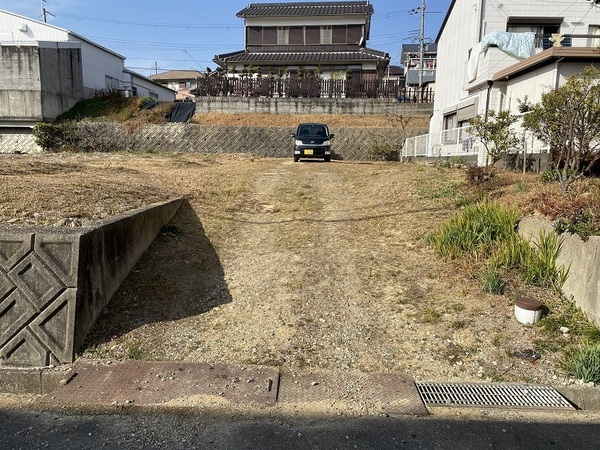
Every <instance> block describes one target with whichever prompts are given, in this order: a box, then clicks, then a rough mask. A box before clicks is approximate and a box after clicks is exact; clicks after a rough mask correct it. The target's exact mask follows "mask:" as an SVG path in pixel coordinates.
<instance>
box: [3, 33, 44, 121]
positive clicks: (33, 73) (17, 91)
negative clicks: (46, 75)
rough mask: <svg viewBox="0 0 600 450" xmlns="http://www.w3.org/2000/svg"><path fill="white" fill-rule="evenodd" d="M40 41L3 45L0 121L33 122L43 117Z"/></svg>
mask: <svg viewBox="0 0 600 450" xmlns="http://www.w3.org/2000/svg"><path fill="white" fill-rule="evenodd" d="M41 89H42V88H41V80H40V58H39V47H38V46H37V45H28V44H25V45H6V44H2V45H0V125H3V124H6V123H8V122H12V123H22V124H25V125H30V124H33V123H35V122H36V121H37V120H39V119H41V117H42V96H41Z"/></svg>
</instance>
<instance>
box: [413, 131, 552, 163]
mask: <svg viewBox="0 0 600 450" xmlns="http://www.w3.org/2000/svg"><path fill="white" fill-rule="evenodd" d="M469 128H470V127H468V126H467V127H461V128H452V129H450V130H443V131H442V132H441V133H431V134H423V135H420V136H414V137H410V138H407V139H406V140H405V142H404V147H403V148H402V157H417V156H429V157H437V158H442V157H452V156H472V155H479V156H480V161H485V156H484V155H483V152H484V151H485V148H484V147H483V145H481V142H479V140H477V138H475V137H473V136H471V134H470V133H469ZM522 135H523V138H522V146H521V147H520V148H518V149H515V152H522V151H523V149H525V151H526V152H527V153H528V154H539V153H548V151H549V147H548V146H547V145H544V144H542V143H541V142H539V141H538V140H536V139H535V138H534V136H533V135H532V134H531V133H530V132H525V133H523V134H522ZM480 153H481V155H480Z"/></svg>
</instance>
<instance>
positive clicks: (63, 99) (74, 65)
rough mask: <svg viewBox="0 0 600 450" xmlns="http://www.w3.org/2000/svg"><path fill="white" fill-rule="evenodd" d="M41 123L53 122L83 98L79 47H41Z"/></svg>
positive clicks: (51, 45)
mask: <svg viewBox="0 0 600 450" xmlns="http://www.w3.org/2000/svg"><path fill="white" fill-rule="evenodd" d="M39 52H40V55H39V57H40V80H41V96H42V120H46V121H51V120H54V119H55V118H56V117H58V116H59V115H61V114H62V113H63V112H65V111H67V110H69V109H70V108H72V107H73V106H74V105H75V103H77V102H78V101H79V100H80V99H81V98H82V97H83V71H82V63H81V49H80V48H79V45H78V44H75V45H73V44H68V43H62V42H61V43H58V42H52V43H40V48H39Z"/></svg>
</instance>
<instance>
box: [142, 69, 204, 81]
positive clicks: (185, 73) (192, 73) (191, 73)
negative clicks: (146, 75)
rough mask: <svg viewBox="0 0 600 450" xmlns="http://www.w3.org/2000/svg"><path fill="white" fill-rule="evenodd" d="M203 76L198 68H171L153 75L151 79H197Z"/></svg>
mask: <svg viewBox="0 0 600 450" xmlns="http://www.w3.org/2000/svg"><path fill="white" fill-rule="evenodd" d="M201 76H202V74H201V73H200V72H198V71H197V70H169V71H167V72H163V73H159V74H157V75H151V76H150V79H151V80H154V81H171V80H195V79H196V78H198V77H201Z"/></svg>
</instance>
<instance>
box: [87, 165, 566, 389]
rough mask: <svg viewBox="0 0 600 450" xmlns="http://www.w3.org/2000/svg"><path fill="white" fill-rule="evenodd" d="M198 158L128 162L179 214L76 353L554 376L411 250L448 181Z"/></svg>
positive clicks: (472, 377) (419, 249)
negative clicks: (179, 198)
mask: <svg viewBox="0 0 600 450" xmlns="http://www.w3.org/2000/svg"><path fill="white" fill-rule="evenodd" d="M198 158H199V157H197V156H190V155H188V156H180V157H178V158H176V159H174V160H168V159H158V160H151V161H149V162H144V163H143V164H142V163H141V162H140V161H135V162H134V163H135V164H136V170H138V171H139V176H140V177H141V178H143V179H148V174H150V173H152V174H154V176H156V177H157V180H158V181H160V183H161V184H162V186H163V188H165V189H169V190H171V191H172V192H180V193H183V194H185V195H186V197H187V198H188V199H189V204H187V205H186V206H184V208H183V209H182V211H181V212H180V213H179V214H178V215H177V217H176V218H175V219H174V221H173V223H172V230H170V231H169V230H167V231H168V232H166V233H164V234H162V235H161V236H159V238H158V239H157V240H156V242H155V243H154V244H153V246H152V247H151V248H150V249H149V251H148V252H147V254H146V255H145V256H144V257H143V258H142V260H140V262H139V264H138V266H137V267H136V268H135V269H134V271H133V272H132V274H131V275H130V277H129V278H128V280H126V282H125V283H124V284H123V286H122V289H121V290H120V292H119V293H117V294H116V295H115V297H114V298H113V300H112V301H111V304H110V305H109V308H107V311H106V313H105V314H104V315H103V317H102V318H101V320H100V321H99V322H98V325H97V327H96V328H95V330H94V331H93V333H92V334H91V336H90V341H89V344H88V346H87V348H86V350H85V352H84V353H83V355H82V356H83V357H84V358H102V359H124V358H144V359H157V360H185V361H208V362H223V363H232V364H267V365H277V366H280V367H281V368H282V369H283V370H289V371H296V370H300V369H304V370H306V369H315V370H316V369H327V370H333V371H338V372H339V373H344V372H347V371H362V372H375V371H398V372H402V373H407V374H409V375H412V376H413V377H415V378H416V379H421V380H439V381H443V380H455V381H484V380H492V381H531V382H543V383H554V384H557V383H560V382H562V381H563V380H564V379H565V374H564V373H563V372H562V371H561V369H560V367H559V364H558V361H557V360H556V359H555V357H554V356H553V354H549V355H544V357H543V358H542V359H540V360H538V361H533V362H531V361H525V360H520V359H518V358H515V357H514V356H512V354H513V353H514V351H515V350H520V349H524V348H532V347H533V346H534V345H535V344H536V342H538V341H539V340H540V339H543V336H542V335H541V334H540V331H539V330H538V329H536V328H526V327H523V326H521V325H520V324H518V322H516V320H514V317H513V311H512V302H511V301H510V299H508V298H506V297H501V296H491V295H487V294H483V293H482V292H481V288H480V286H479V284H478V282H477V280H475V279H471V278H469V277H468V275H465V274H463V273H462V272H461V271H460V270H457V267H456V266H453V265H452V264H448V263H444V262H442V261H440V260H438V259H437V258H436V257H435V256H434V255H433V252H432V251H431V249H430V248H428V247H427V246H426V244H425V243H424V237H425V235H426V234H427V233H428V232H429V231H430V230H432V229H433V228H434V227H435V226H436V225H437V224H439V223H441V222H442V221H443V220H444V219H446V218H447V217H448V216H449V215H450V214H451V211H452V208H449V203H448V202H449V201H451V197H452V195H454V194H452V192H454V191H453V186H455V185H456V184H457V183H458V181H457V180H459V177H460V174H453V173H452V172H448V171H444V172H441V171H440V172H437V171H436V169H433V168H418V167H414V166H410V165H400V164H358V163H350V162H332V163H330V164H327V163H321V162H302V163H293V162H292V161H291V160H290V161H287V160H273V159H265V160H242V161H228V162H217V163H213V162H210V163H206V162H205V161H199V159H198ZM124 164H126V163H125V162H124V161H120V162H119V165H120V166H123V165H124Z"/></svg>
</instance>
